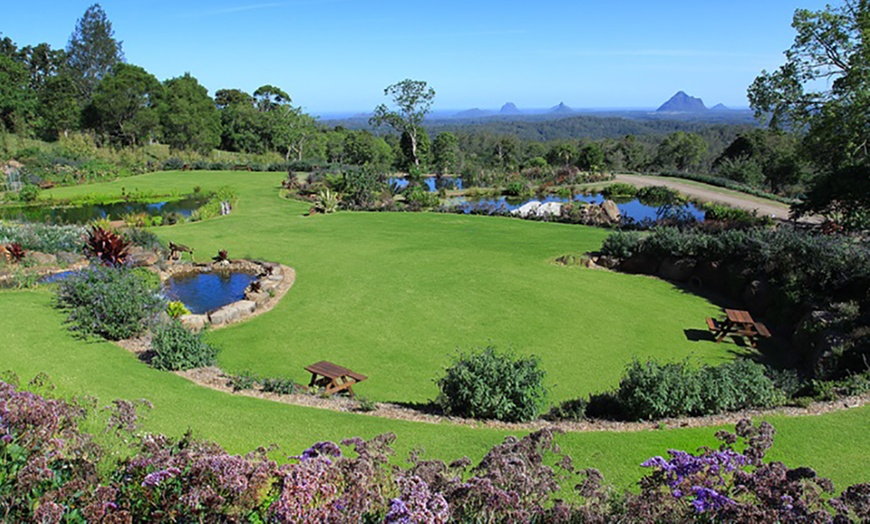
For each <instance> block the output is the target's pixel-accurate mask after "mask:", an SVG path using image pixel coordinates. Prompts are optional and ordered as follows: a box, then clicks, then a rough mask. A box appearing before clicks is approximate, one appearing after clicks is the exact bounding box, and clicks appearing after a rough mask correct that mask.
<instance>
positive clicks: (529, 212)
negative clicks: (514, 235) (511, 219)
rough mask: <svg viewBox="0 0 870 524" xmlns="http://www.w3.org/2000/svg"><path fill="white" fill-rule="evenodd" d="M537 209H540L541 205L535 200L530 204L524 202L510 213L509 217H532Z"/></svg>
mask: <svg viewBox="0 0 870 524" xmlns="http://www.w3.org/2000/svg"><path fill="white" fill-rule="evenodd" d="M539 207H541V203H540V202H538V201H537V200H532V201H531V202H526V203H525V204H523V205H521V206H520V207H518V208H516V209H514V210H513V211H511V215H514V216H517V217H520V218H529V217H530V216H533V215H535V214H536V213H537V212H538V208H539Z"/></svg>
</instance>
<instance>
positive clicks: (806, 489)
mask: <svg viewBox="0 0 870 524" xmlns="http://www.w3.org/2000/svg"><path fill="white" fill-rule="evenodd" d="M29 387H31V388H41V389H42V390H46V386H45V377H44V376H38V377H37V378H35V379H34V380H33V381H31V383H30V386H29ZM142 406H149V404H148V403H147V402H145V401H137V402H130V401H125V400H118V401H115V402H113V404H112V406H110V407H109V408H106V409H105V410H103V411H96V410H95V409H94V407H95V402H94V401H93V400H92V399H91V400H89V399H77V400H71V401H64V400H58V399H52V398H49V397H46V396H41V395H38V394H35V393H32V392H29V391H24V390H22V389H21V388H19V387H18V385H17V380H10V381H9V382H4V381H0V515H3V520H4V521H8V522H45V523H52V524H53V523H60V522H276V523H296V522H372V523H374V522H385V523H391V524H392V523H444V522H520V523H523V522H691V521H696V520H697V521H702V522H850V521H867V519H868V518H870V484H858V485H855V486H851V487H849V488H847V489H846V490H845V491H843V493H842V494H841V495H840V496H839V497H832V496H831V494H832V493H833V486H832V485H831V482H830V481H829V480H827V479H823V478H820V477H818V476H817V475H816V473H815V472H814V471H813V470H812V469H810V468H795V469H789V468H787V467H786V466H785V465H784V464H782V463H780V462H765V461H764V456H765V453H766V451H767V450H768V449H769V448H770V446H771V445H772V443H773V437H774V430H773V427H771V426H770V425H769V424H767V423H761V424H759V425H758V426H754V425H753V424H752V423H751V422H749V421H741V422H740V423H738V424H737V426H736V428H735V432H734V433H730V432H726V431H720V432H719V433H717V434H716V437H717V438H718V439H719V440H720V441H721V442H722V443H721V445H720V446H719V447H718V448H716V449H712V448H701V449H700V450H699V451H698V453H696V454H692V453H687V452H685V451H679V450H671V451H670V452H669V453H668V457H667V458H666V457H653V458H651V459H649V460H647V461H646V462H644V463H643V466H645V467H647V468H650V469H651V472H650V473H649V474H648V475H646V476H644V477H643V478H642V479H641V482H640V492H639V493H635V492H633V491H631V492H626V493H617V492H615V491H614V490H612V489H608V488H606V487H605V486H603V479H602V477H601V474H600V473H599V472H598V471H597V470H594V469H586V470H582V471H581V470H576V469H575V468H574V466H573V464H572V463H571V460H570V458H569V457H567V456H566V455H563V454H562V453H561V451H560V450H559V448H558V446H557V445H556V443H555V437H556V434H555V433H554V432H553V431H551V430H547V429H544V430H540V431H536V432H534V433H531V434H530V435H527V436H525V437H523V438H522V439H517V438H514V437H508V438H506V439H505V441H504V442H503V443H502V444H500V445H498V446H496V447H494V448H493V449H491V450H490V451H489V452H488V453H487V454H486V456H485V457H484V458H483V459H482V460H481V462H480V463H479V464H478V465H476V466H474V467H471V465H472V464H471V461H470V460H468V459H467V458H464V459H460V460H457V461H454V462H452V463H450V464H449V465H448V464H445V463H444V462H440V461H423V460H420V458H419V456H417V454H412V457H411V462H412V465H411V467H410V468H408V469H401V468H399V467H396V466H390V465H389V459H390V457H391V456H392V454H393V451H392V449H391V448H390V446H391V445H392V443H393V442H394V440H395V436H394V435H391V434H387V435H381V436H379V437H375V438H374V439H372V440H368V441H366V440H363V439H361V438H353V439H348V440H344V441H342V443H341V446H344V447H345V448H351V450H350V451H343V449H342V447H340V446H339V445H337V444H335V443H333V442H328V441H326V442H318V443H316V444H314V445H312V446H311V447H310V448H308V449H306V450H305V451H303V452H302V453H301V454H300V455H298V456H295V457H290V462H289V463H287V464H283V465H279V464H278V463H277V462H275V461H273V460H271V459H269V458H268V456H267V454H268V453H269V452H270V451H272V449H265V448H259V449H257V450H255V451H253V452H251V453H249V454H247V455H230V454H228V453H227V452H226V451H224V450H223V449H222V448H221V447H220V446H218V445H217V444H214V443H211V442H207V441H200V440H197V439H194V438H193V437H192V436H191V435H190V434H189V433H188V434H186V435H184V436H183V437H181V438H180V439H173V438H169V437H166V436H163V435H154V434H149V433H143V432H141V431H140V429H139V426H138V409H139V408H140V407H142ZM103 412H108V416H106V418H105V422H106V436H105V437H104V438H111V437H116V438H117V439H118V442H117V445H115V444H112V443H111V442H110V445H112V446H113V448H117V449H123V448H124V447H126V451H124V452H123V453H121V455H123V458H121V459H120V460H118V459H117V458H116V457H112V458H111V459H110V460H107V458H108V453H107V452H106V451H105V450H104V449H103V448H101V447H100V446H99V445H97V444H96V442H95V440H94V438H93V437H92V436H91V435H89V434H87V433H85V432H84V431H82V429H81V428H82V426H83V424H82V422H83V421H85V420H86V419H87V420H89V421H90V419H91V418H92V417H95V416H97V415H99V414H100V413H103ZM88 425H89V426H91V425H92V424H90V423H89V424H88ZM109 449H112V448H109ZM569 481H570V482H571V484H576V485H575V488H574V489H575V491H576V495H577V497H572V500H571V501H570V502H569V501H565V500H559V499H554V496H555V495H556V494H557V493H558V492H559V490H560V488H561V487H562V486H565V485H566V484H567V483H568V482H569Z"/></svg>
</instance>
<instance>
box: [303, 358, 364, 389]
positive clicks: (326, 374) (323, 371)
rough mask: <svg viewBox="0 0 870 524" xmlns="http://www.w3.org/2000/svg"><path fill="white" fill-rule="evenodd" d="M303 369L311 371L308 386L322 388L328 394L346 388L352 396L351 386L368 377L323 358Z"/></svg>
mask: <svg viewBox="0 0 870 524" xmlns="http://www.w3.org/2000/svg"><path fill="white" fill-rule="evenodd" d="M305 371H308V372H309V373H311V382H309V383H308V387H309V388H312V387H321V388H324V389H325V390H326V393H327V394H328V395H333V394H335V393H339V392H341V391H345V390H347V392H348V393H349V394H350V396H351V397H352V396H353V395H354V393H353V387H352V386H353V385H354V384H356V383H358V382H362V381H363V380H365V379H367V378H368V377H367V376H365V375H361V374H359V373H356V372H354V371H351V370H349V369H347V368H343V367H341V366H339V365H336V364H333V363H332V362H327V361H325V360H321V361H320V362H317V363H315V364H311V365H310V366H307V367H306V368H305Z"/></svg>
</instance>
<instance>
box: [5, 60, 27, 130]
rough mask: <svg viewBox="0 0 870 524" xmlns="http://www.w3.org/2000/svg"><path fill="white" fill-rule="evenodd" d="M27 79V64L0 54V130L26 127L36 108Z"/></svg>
mask: <svg viewBox="0 0 870 524" xmlns="http://www.w3.org/2000/svg"><path fill="white" fill-rule="evenodd" d="M29 80H30V79H29V75H28V73H27V66H25V65H24V64H23V63H21V62H19V61H17V60H15V59H13V58H12V57H10V56H9V55H6V54H0V130H2V129H4V128H5V129H6V130H8V131H13V132H21V131H24V130H25V129H27V126H28V124H29V121H30V119H31V118H32V116H33V114H34V111H35V109H36V108H35V106H36V100H35V97H34V96H33V91H31V90H30V89H29Z"/></svg>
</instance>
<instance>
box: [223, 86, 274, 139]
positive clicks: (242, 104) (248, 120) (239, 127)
mask: <svg viewBox="0 0 870 524" xmlns="http://www.w3.org/2000/svg"><path fill="white" fill-rule="evenodd" d="M214 98H215V106H216V107H217V108H218V111H219V113H220V120H221V145H220V147H221V149H223V150H225V151H241V152H244V153H262V152H264V151H265V150H266V144H265V143H264V142H263V139H262V137H263V136H264V135H265V133H266V131H265V129H264V122H263V119H262V114H261V113H260V112H259V111H257V109H256V108H255V107H254V97H252V96H251V95H249V94H248V93H245V92H244V91H242V90H240V89H219V90H218V91H217V92H216V93H215V97H214Z"/></svg>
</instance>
